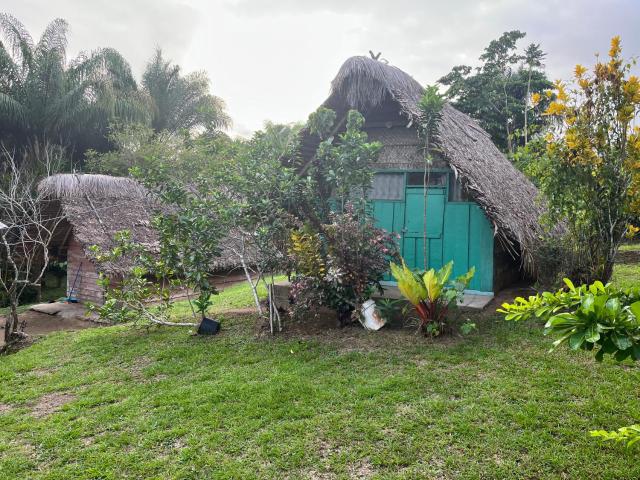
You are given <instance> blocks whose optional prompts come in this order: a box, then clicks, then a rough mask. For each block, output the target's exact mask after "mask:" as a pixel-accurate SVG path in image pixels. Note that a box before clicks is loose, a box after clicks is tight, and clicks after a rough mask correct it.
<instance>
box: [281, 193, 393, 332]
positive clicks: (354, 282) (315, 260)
mask: <svg viewBox="0 0 640 480" xmlns="http://www.w3.org/2000/svg"><path fill="white" fill-rule="evenodd" d="M329 217H330V220H331V223H330V224H328V225H323V228H322V232H316V233H312V232H310V231H308V230H304V229H302V230H298V231H294V232H292V235H291V248H290V250H289V253H290V256H291V259H292V261H293V264H294V265H295V269H296V271H297V272H298V275H297V276H296V277H295V278H294V280H293V282H292V288H291V295H292V297H293V299H294V311H293V313H294V314H300V313H302V312H307V311H308V310H310V309H311V308H315V307H318V306H320V305H322V306H325V307H329V308H332V309H335V310H336V311H337V314H338V320H339V321H340V323H341V324H345V323H347V322H348V321H349V319H350V317H351V315H352V313H353V312H354V310H356V309H357V308H359V307H360V305H361V304H362V303H363V302H364V301H365V300H367V299H368V298H369V297H370V295H371V294H372V293H373V292H374V291H375V290H378V291H380V292H382V285H381V284H380V282H381V281H382V279H383V277H384V274H385V272H386V271H387V268H388V267H387V266H388V262H389V259H390V258H396V257H397V255H398V249H397V245H396V243H395V238H394V236H393V235H392V234H389V233H388V232H387V231H385V230H383V229H380V228H377V227H375V225H374V224H373V221H372V220H371V219H370V218H368V217H366V218H364V219H363V218H360V216H359V215H357V214H356V213H354V211H353V209H352V208H351V207H350V206H349V205H347V207H346V208H345V213H332V214H330V216H329Z"/></svg>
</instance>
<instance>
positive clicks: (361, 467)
mask: <svg viewBox="0 0 640 480" xmlns="http://www.w3.org/2000/svg"><path fill="white" fill-rule="evenodd" d="M373 474H374V471H373V467H372V466H371V462H369V460H368V459H366V458H365V459H363V460H361V461H360V462H358V463H357V464H355V465H349V478H353V479H358V480H366V479H368V478H371V477H372V476H373Z"/></svg>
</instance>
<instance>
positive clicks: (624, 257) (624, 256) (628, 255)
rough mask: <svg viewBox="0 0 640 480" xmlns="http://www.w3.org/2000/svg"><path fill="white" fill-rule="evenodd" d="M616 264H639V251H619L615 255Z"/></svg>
mask: <svg viewBox="0 0 640 480" xmlns="http://www.w3.org/2000/svg"><path fill="white" fill-rule="evenodd" d="M616 263H631V264H634V263H640V250H621V251H619V252H618V254H617V255H616Z"/></svg>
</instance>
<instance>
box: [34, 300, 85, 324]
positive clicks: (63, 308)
mask: <svg viewBox="0 0 640 480" xmlns="http://www.w3.org/2000/svg"><path fill="white" fill-rule="evenodd" d="M29 310H32V311H34V312H38V313H46V314H47V315H56V316H58V317H60V318H64V319H79V320H86V319H87V307H85V306H84V305H83V304H81V303H70V302H55V303H39V304H37V305H33V306H32V307H31V308H30V309H29Z"/></svg>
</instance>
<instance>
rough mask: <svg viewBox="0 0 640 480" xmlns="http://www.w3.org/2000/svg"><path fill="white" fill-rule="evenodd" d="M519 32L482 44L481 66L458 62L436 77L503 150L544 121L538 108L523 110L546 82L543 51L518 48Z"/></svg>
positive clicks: (522, 141)
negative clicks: (521, 51)
mask: <svg viewBox="0 0 640 480" xmlns="http://www.w3.org/2000/svg"><path fill="white" fill-rule="evenodd" d="M525 35H526V34H525V33H524V32H520V31H518V30H513V31H509V32H505V33H503V34H502V35H501V36H500V38H498V39H496V40H492V41H491V42H490V43H489V45H488V46H487V47H486V48H485V50H484V53H483V54H482V55H481V56H480V60H481V61H482V65H481V66H479V67H477V68H475V69H474V68H473V67H470V66H467V65H458V66H456V67H453V69H452V70H451V72H449V73H448V74H447V75H445V76H444V77H442V78H441V79H440V80H438V83H440V84H442V85H445V86H447V87H448V89H447V91H446V94H445V95H446V97H447V98H449V99H450V100H452V102H453V104H454V105H455V106H456V108H458V109H460V110H461V111H463V112H465V113H467V114H469V115H471V116H472V117H473V118H475V119H477V120H478V121H479V122H480V124H481V125H482V127H483V128H484V129H485V130H487V131H488V132H489V133H490V134H491V137H492V139H493V141H494V142H495V143H496V145H498V146H499V147H500V148H501V149H502V150H503V151H506V152H508V153H513V151H514V150H515V149H516V147H517V146H518V145H522V144H525V143H526V141H527V140H528V138H529V136H530V134H531V133H532V131H536V130H537V129H539V127H540V126H541V125H542V124H544V121H545V120H544V118H543V117H542V116H541V115H540V114H539V112H538V111H534V110H532V109H530V108H528V107H529V99H530V98H531V95H532V93H539V92H542V91H543V90H545V89H548V88H550V87H551V86H552V84H551V82H550V81H549V79H548V78H547V76H546V74H545V73H544V71H543V70H542V67H543V64H542V59H543V58H544V55H545V54H544V52H542V50H541V49H540V47H539V46H538V45H535V44H532V45H529V47H528V48H527V49H526V50H525V52H524V53H520V51H519V50H518V41H519V40H521V39H523V38H524V37H525ZM525 116H526V121H525ZM525 138H526V139H527V140H525Z"/></svg>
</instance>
